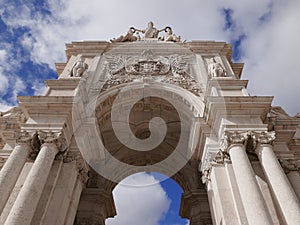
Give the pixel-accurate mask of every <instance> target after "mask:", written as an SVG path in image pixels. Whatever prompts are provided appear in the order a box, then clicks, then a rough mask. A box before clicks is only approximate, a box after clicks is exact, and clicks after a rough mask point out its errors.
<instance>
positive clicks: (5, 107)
mask: <svg viewBox="0 0 300 225" xmlns="http://www.w3.org/2000/svg"><path fill="white" fill-rule="evenodd" d="M11 107H12V106H9V105H7V104H5V103H1V102H0V112H6V111H8V110H9V109H10V108H11Z"/></svg>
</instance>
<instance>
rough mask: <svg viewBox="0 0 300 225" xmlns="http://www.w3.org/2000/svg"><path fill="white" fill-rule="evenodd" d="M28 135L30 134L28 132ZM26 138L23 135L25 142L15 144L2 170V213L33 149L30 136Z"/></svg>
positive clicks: (0, 207) (0, 180)
mask: <svg viewBox="0 0 300 225" xmlns="http://www.w3.org/2000/svg"><path fill="white" fill-rule="evenodd" d="M26 135H28V133H27V134H26ZM25 138H26V140H24V136H23V143H19V144H17V145H16V146H15V148H14V149H13V151H12V153H11V154H10V156H9V157H8V159H7V161H6V162H5V164H4V166H3V168H2V169H1V171H0V196H1V197H0V215H1V213H2V211H3V209H4V207H5V204H6V202H7V200H8V198H9V196H10V194H11V192H12V190H13V188H14V186H15V184H16V182H17V180H18V177H19V175H20V173H21V171H22V169H23V166H24V164H25V162H26V159H27V156H28V154H29V152H30V150H31V147H30V137H29V136H27V137H25Z"/></svg>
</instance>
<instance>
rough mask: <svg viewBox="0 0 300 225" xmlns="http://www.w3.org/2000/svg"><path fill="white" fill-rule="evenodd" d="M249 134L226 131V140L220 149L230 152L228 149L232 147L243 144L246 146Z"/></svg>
mask: <svg viewBox="0 0 300 225" xmlns="http://www.w3.org/2000/svg"><path fill="white" fill-rule="evenodd" d="M248 135H249V133H248V132H245V131H243V132H238V131H233V132H231V131H226V132H225V135H224V139H223V141H222V142H221V144H220V149H221V151H223V152H228V148H229V147H230V146H231V145H235V144H242V145H245V143H246V141H247V139H248Z"/></svg>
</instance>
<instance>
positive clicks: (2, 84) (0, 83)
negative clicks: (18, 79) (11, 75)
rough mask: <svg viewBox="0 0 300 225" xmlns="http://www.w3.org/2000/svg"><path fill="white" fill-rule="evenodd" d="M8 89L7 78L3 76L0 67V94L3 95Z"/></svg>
mask: <svg viewBox="0 0 300 225" xmlns="http://www.w3.org/2000/svg"><path fill="white" fill-rule="evenodd" d="M7 88H8V78H7V77H6V76H5V75H3V72H2V68H1V66H0V94H1V93H2V94H3V93H5V92H6V91H7Z"/></svg>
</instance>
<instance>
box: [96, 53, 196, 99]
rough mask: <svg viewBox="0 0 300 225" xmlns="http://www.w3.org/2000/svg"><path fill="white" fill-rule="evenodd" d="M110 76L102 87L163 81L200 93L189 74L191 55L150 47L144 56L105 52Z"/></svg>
mask: <svg viewBox="0 0 300 225" xmlns="http://www.w3.org/2000/svg"><path fill="white" fill-rule="evenodd" d="M105 59H106V61H107V64H106V65H107V67H106V68H107V71H108V74H107V78H108V80H107V81H106V83H105V84H104V86H103V89H102V91H104V90H106V89H108V88H111V87H114V86H117V85H120V84H126V83H129V82H143V81H145V79H148V80H149V79H150V80H151V82H164V83H169V84H174V85H177V86H180V87H182V88H184V89H186V90H188V91H190V92H191V93H193V94H194V95H196V96H200V95H201V93H202V88H201V87H200V85H199V83H198V82H197V81H196V80H195V79H194V78H193V77H192V76H191V75H189V73H188V72H189V71H188V69H189V68H188V61H189V60H191V56H190V55H170V56H155V55H154V54H153V53H152V52H151V51H150V50H145V51H143V52H142V54H141V56H118V55H117V56H116V55H106V56H105Z"/></svg>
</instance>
